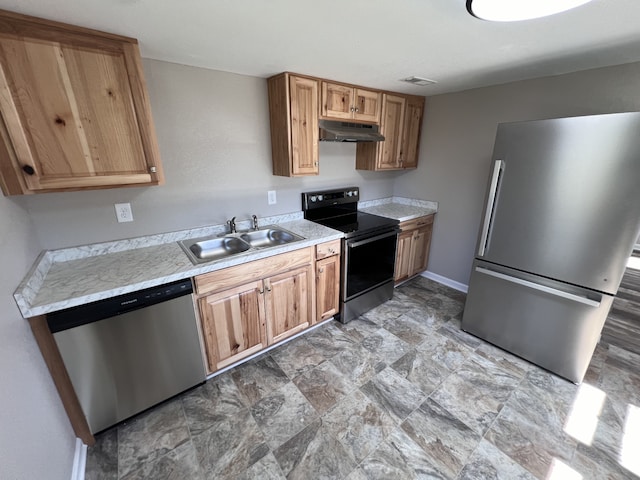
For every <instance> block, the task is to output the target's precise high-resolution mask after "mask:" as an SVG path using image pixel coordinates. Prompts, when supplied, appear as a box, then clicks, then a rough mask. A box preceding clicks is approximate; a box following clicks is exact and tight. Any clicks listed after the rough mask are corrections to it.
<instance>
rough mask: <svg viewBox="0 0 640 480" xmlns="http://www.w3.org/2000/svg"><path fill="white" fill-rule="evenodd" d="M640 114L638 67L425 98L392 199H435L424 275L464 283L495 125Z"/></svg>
mask: <svg viewBox="0 0 640 480" xmlns="http://www.w3.org/2000/svg"><path fill="white" fill-rule="evenodd" d="M639 110H640V63H633V64H627V65H620V66H616V67H607V68H601V69H594V70H587V71H583V72H576V73H571V74H566V75H559V76H555V77H545V78H540V79H535V80H528V81H522V82H514V83H509V84H505V85H498V86H494V87H487V88H480V89H475V90H468V91H465V92H460V93H452V94H447V95H438V96H433V97H430V98H428V99H427V106H426V115H425V119H424V123H423V131H422V143H421V147H420V163H419V166H418V170H417V172H410V173H405V174H403V175H401V176H399V177H398V178H397V180H396V182H395V185H394V193H395V194H396V195H403V196H410V197H417V198H423V199H427V200H437V201H438V202H439V211H438V215H436V221H435V224H434V229H433V240H432V243H431V253H430V256H429V270H430V271H432V272H434V273H436V274H439V275H442V276H444V277H447V278H450V279H452V280H455V281H457V282H461V283H463V284H468V281H469V274H470V272H471V263H472V260H473V253H474V249H475V244H476V240H477V232H478V228H479V225H480V217H481V214H482V209H483V203H484V195H485V188H486V182H487V178H488V175H489V168H490V162H491V153H492V151H493V142H494V139H495V134H496V127H497V124H498V123H500V122H510V121H518V120H533V119H542V118H553V117H565V116H575V115H589V114H598V113H613V112H625V111H639Z"/></svg>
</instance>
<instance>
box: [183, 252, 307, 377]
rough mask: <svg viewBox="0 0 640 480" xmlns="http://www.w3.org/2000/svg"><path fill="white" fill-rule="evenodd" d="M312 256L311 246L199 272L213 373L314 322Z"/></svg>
mask: <svg viewBox="0 0 640 480" xmlns="http://www.w3.org/2000/svg"><path fill="white" fill-rule="evenodd" d="M313 261H314V252H313V247H309V248H304V249H300V250H295V251H293V252H290V253H285V254H282V255H276V256H274V257H270V258H266V259H263V260H257V261H255V262H249V263H246V264H243V265H239V266H237V267H230V268H226V269H223V270H219V271H216V272H211V273H207V274H204V275H200V276H198V277H195V279H194V282H195V286H196V288H195V291H196V298H197V300H196V302H197V306H198V312H199V315H200V321H201V326H202V334H203V340H204V348H205V355H206V359H207V367H208V372H209V373H213V372H215V371H217V370H220V369H221V368H224V367H227V366H229V365H231V364H233V363H236V362H237V361H239V360H242V359H243V358H245V357H248V356H250V355H253V354H254V353H257V352H259V351H260V350H262V349H263V348H265V347H267V346H269V345H273V344H275V343H277V342H279V341H281V340H283V339H285V338H287V337H289V336H291V335H295V334H296V333H298V332H300V331H302V330H304V329H305V328H307V327H308V326H309V325H311V324H312V323H313V319H314V318H315V304H314V293H315V292H314V289H313V278H314V275H313Z"/></svg>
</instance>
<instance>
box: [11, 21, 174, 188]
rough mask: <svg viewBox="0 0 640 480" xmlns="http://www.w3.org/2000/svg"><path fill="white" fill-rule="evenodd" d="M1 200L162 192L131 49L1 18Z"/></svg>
mask: <svg viewBox="0 0 640 480" xmlns="http://www.w3.org/2000/svg"><path fill="white" fill-rule="evenodd" d="M0 110H1V111H2V119H1V120H0V177H1V181H0V186H1V187H2V190H3V192H4V194H5V195H17V194H31V193H42V192H52V191H65V190H83V189H95V188H110V187H118V186H131V185H138V186H141V185H159V184H161V183H163V182H164V177H163V171H162V165H161V163H160V155H159V151H158V146H157V140H156V136H155V131H154V126H153V121H152V117H151V109H150V105H149V99H148V95H147V91H146V86H145V81H144V76H143V71H142V65H141V59H140V53H139V50H138V44H137V41H136V40H135V39H132V38H127V37H121V36H117V35H111V34H108V33H103V32H98V31H94V30H89V29H85V28H81V27H75V26H71V25H66V24H62V23H57V22H51V21H47V20H42V19H38V18H34V17H28V16H23V15H18V14H14V13H11V12H0Z"/></svg>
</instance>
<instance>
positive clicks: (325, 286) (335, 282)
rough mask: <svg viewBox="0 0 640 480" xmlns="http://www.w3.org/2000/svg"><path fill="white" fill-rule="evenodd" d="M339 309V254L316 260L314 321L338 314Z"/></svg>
mask: <svg viewBox="0 0 640 480" xmlns="http://www.w3.org/2000/svg"><path fill="white" fill-rule="evenodd" d="M339 309H340V255H333V256H331V257H326V258H323V259H322V260H318V261H317V262H316V312H317V313H316V322H321V321H322V320H326V319H327V318H331V317H333V316H334V315H337V314H338V311H339Z"/></svg>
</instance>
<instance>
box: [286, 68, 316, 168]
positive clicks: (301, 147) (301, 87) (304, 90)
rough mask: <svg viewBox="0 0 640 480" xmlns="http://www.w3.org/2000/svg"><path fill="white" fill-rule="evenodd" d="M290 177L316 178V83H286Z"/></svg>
mask: <svg viewBox="0 0 640 480" xmlns="http://www.w3.org/2000/svg"><path fill="white" fill-rule="evenodd" d="M289 89H290V92H291V148H292V162H293V175H294V176H295V175H317V174H318V171H319V170H318V136H319V131H318V82H317V81H315V80H311V79H308V78H301V77H294V76H292V77H291V78H290V79H289Z"/></svg>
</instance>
